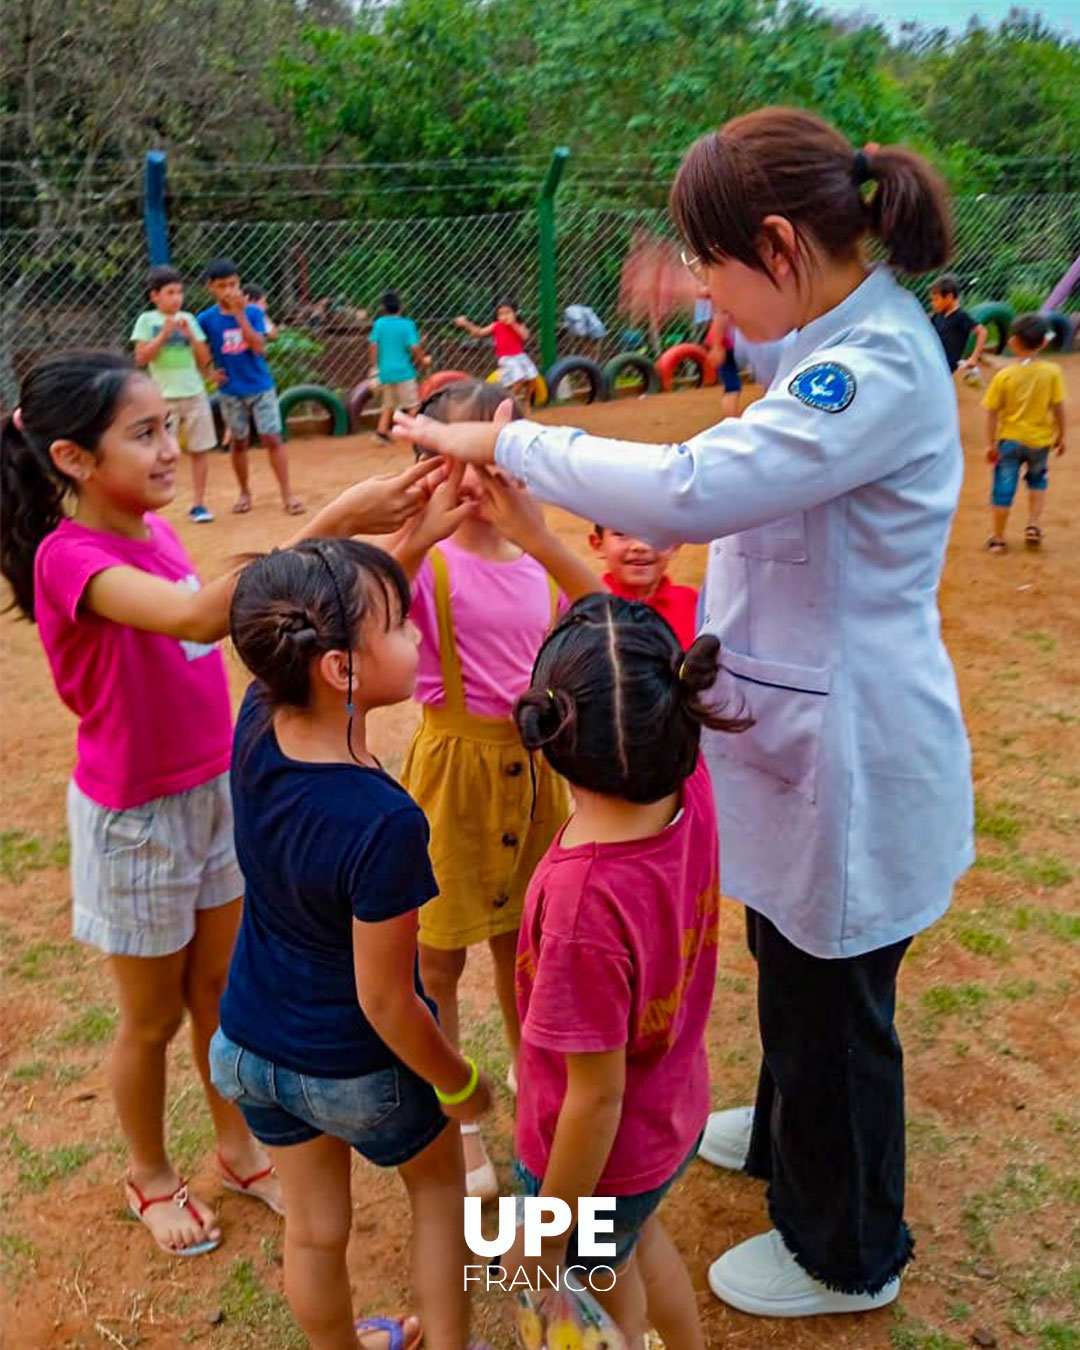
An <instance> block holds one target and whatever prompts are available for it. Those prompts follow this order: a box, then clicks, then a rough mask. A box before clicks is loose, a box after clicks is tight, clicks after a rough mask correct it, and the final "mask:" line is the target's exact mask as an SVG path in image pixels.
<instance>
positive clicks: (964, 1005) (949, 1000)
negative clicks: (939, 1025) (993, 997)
mask: <svg viewBox="0 0 1080 1350" xmlns="http://www.w3.org/2000/svg"><path fill="white" fill-rule="evenodd" d="M989 1000H990V991H989V989H987V988H986V986H985V985H982V984H934V985H931V986H930V988H929V989H927V990H925V991H924V993H923V996H922V1005H923V1008H924V1009H925V1010H926V1011H927V1012H928V1013H929V1014H930V1015H931V1016H932V1017H950V1016H952V1015H953V1014H955V1013H966V1014H969V1015H970V1014H978V1013H980V1012H982V1010H983V1009H984V1008H985V1007H986V1004H987V1003H988V1002H989Z"/></svg>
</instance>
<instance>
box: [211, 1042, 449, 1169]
mask: <svg viewBox="0 0 1080 1350" xmlns="http://www.w3.org/2000/svg"><path fill="white" fill-rule="evenodd" d="M210 1077H211V1079H212V1081H213V1084H214V1087H215V1088H217V1090H218V1092H219V1093H220V1094H221V1096H222V1097H224V1098H225V1100H226V1101H227V1102H232V1103H233V1104H234V1105H235V1106H238V1107H239V1108H240V1110H241V1112H242V1114H243V1117H244V1119H245V1120H246V1121H247V1126H248V1129H249V1130H250V1131H251V1133H252V1134H253V1135H254V1136H255V1138H256V1139H258V1140H259V1142H260V1143H263V1144H268V1145H269V1146H270V1147H271V1148H287V1147H288V1146H289V1145H291V1144H306V1143H307V1142H308V1141H309V1140H311V1139H318V1138H319V1136H320V1135H323V1134H328V1135H331V1136H332V1137H333V1138H335V1139H343V1140H344V1141H345V1142H346V1143H347V1144H351V1145H352V1147H353V1148H354V1149H356V1151H357V1153H359V1154H360V1155H361V1156H362V1157H364V1158H367V1160H368V1161H369V1162H373V1163H374V1164H375V1165H376V1166H377V1167H400V1166H401V1164H402V1163H407V1162H408V1161H409V1160H410V1159H411V1158H415V1157H416V1155H417V1154H418V1153H422V1152H423V1151H424V1149H425V1148H427V1146H428V1145H429V1144H430V1143H432V1142H433V1141H434V1140H435V1139H437V1138H438V1136H439V1135H440V1134H441V1133H442V1132H443V1130H444V1129H445V1128H446V1126H447V1125H448V1124H449V1123H450V1122H449V1120H448V1119H447V1117H446V1116H444V1115H443V1113H442V1111H441V1110H440V1109H439V1102H438V1098H437V1097H436V1096H435V1090H434V1088H432V1086H431V1084H430V1083H425V1082H424V1080H423V1079H422V1078H419V1077H418V1076H417V1075H416V1074H415V1073H413V1072H412V1070H411V1069H407V1068H406V1067H405V1065H404V1064H397V1065H395V1066H394V1067H393V1068H390V1069H378V1070H376V1072H375V1073H368V1074H364V1075H363V1076H362V1077H360V1078H316V1077H314V1076H313V1075H308V1074H303V1073H296V1072H295V1071H294V1070H292V1069H284V1068H282V1067H281V1065H280V1064H272V1063H271V1062H270V1060H268V1059H263V1058H262V1056H261V1055H256V1054H255V1053H254V1052H253V1051H251V1050H244V1049H243V1048H242V1047H241V1046H239V1045H237V1044H236V1043H235V1042H234V1041H231V1040H229V1038H228V1036H226V1035H225V1033H224V1032H223V1031H222V1030H221V1028H220V1027H218V1029H217V1031H216V1032H215V1033H214V1039H213V1040H212V1041H211V1042H210Z"/></svg>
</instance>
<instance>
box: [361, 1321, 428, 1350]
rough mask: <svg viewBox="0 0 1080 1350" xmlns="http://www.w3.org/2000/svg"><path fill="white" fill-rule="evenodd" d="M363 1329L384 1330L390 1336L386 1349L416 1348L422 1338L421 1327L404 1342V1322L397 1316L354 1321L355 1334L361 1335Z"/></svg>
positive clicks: (415, 1349)
mask: <svg viewBox="0 0 1080 1350" xmlns="http://www.w3.org/2000/svg"><path fill="white" fill-rule="evenodd" d="M365 1331H385V1332H386V1334H387V1335H388V1336H389V1337H390V1344H389V1346H388V1347H387V1350H418V1347H419V1345H420V1343H421V1342H422V1341H423V1339H424V1331H423V1328H421V1329H420V1331H419V1332H418V1333H417V1335H416V1336H415V1337H414V1338H413V1339H412V1340H411V1341H410V1342H409V1343H408V1345H406V1344H405V1323H404V1321H403V1320H402V1319H401V1318H398V1317H363V1318H361V1319H360V1321H359V1322H357V1323H356V1334H357V1335H358V1336H362V1335H363V1333H364V1332H365Z"/></svg>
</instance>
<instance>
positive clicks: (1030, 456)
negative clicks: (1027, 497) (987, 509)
mask: <svg viewBox="0 0 1080 1350" xmlns="http://www.w3.org/2000/svg"><path fill="white" fill-rule="evenodd" d="M998 454H999V455H1000V458H999V459H998V462H997V463H996V464H995V465H994V493H993V502H994V505H995V506H1001V507H1007V506H1012V504H1013V498H1014V497H1015V496H1016V485H1017V483H1018V482H1019V481H1020V466H1021V465H1023V466H1024V482H1025V483H1026V484H1027V486H1028V491H1029V492H1045V491H1046V483H1047V471H1046V465H1047V461H1048V460H1049V458H1050V450H1049V447H1045V446H1044V447H1043V449H1041V450H1036V449H1035V447H1034V446H1031V445H1023V444H1021V442H1020V441H1002V442H1001V443H1000V444H999V445H998Z"/></svg>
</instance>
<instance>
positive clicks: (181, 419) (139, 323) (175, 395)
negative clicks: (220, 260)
mask: <svg viewBox="0 0 1080 1350" xmlns="http://www.w3.org/2000/svg"><path fill="white" fill-rule="evenodd" d="M146 289H147V293H148V294H149V296H150V303H151V305H153V309H148V310H145V311H144V312H143V313H142V314H140V315H139V317H138V319H137V320H136V321H135V327H134V328H133V329H132V331H131V340H132V342H134V344H135V360H136V362H137V363H138V364H139V365H140V366H145V367H147V369H148V370H149V372H150V374H151V376H152V377H153V380H154V383H155V384H156V385H157V386H158V388H159V389H160V390H161V395H162V397H163V398H164V400H165V402H166V404H167V406H168V408H169V413H170V418H171V422H172V431H173V434H174V435H175V436H176V438H177V440H178V441H179V442H180V448H181V449H182V450H185V451H187V453H188V455H189V456H190V458H191V477H192V483H193V486H194V497H195V501H194V503H193V505H192V507H191V510H190V511H189V512H188V514H189V515H190V517H191V519H192V520H193V521H195V522H196V523H198V524H200V525H205V524H207V523H208V522H209V521H211V520H213V519H214V517H213V513H212V512H211V511H210V510H209V508H208V507H207V505H206V484H207V480H208V478H209V476H210V472H209V471H210V464H209V460H208V459H207V458H206V452H207V451H208V450H213V449H215V448H216V447H217V443H218V438H217V431H216V430H215V427H214V414H213V410H212V409H211V407H210V400H209V398H208V397H207V394H206V386H205V385H204V383H203V375H202V372H203V371H207V370H209V368H210V365H211V360H210V349H209V347H208V346H207V343H206V336H205V334H204V333H203V331H202V329H201V328H200V327H199V321H198V320H197V319H196V318H195V316H194V314H189V313H188V312H187V311H186V310H185V309H184V308H183V303H184V283H183V280H182V278H181V276H180V273H179V272H178V271H177V270H176V269H175V268H174V267H152V268H151V269H150V274H149V276H148V277H147V283H146Z"/></svg>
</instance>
